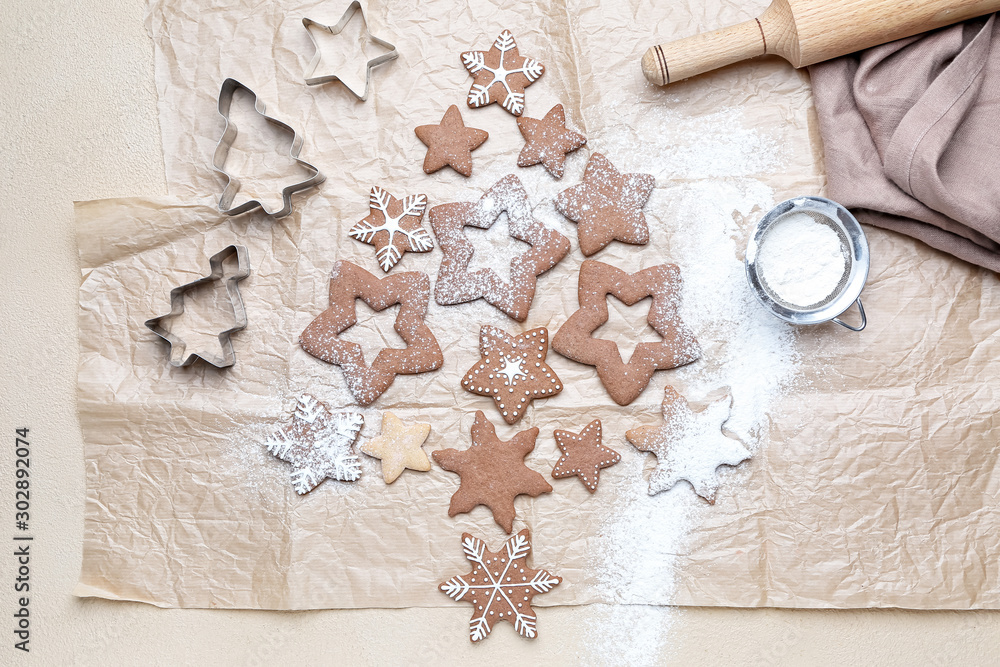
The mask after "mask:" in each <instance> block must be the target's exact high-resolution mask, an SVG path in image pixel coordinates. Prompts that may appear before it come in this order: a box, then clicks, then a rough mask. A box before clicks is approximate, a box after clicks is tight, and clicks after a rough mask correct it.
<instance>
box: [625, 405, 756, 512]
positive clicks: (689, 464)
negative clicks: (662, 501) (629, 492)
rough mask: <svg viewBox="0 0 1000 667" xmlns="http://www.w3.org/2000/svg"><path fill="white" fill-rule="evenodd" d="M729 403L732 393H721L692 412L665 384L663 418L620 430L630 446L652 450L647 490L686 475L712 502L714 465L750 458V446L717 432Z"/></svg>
mask: <svg viewBox="0 0 1000 667" xmlns="http://www.w3.org/2000/svg"><path fill="white" fill-rule="evenodd" d="M732 402H733V401H732V397H731V396H725V397H723V398H720V399H718V400H716V401H714V402H712V403H710V404H709V405H708V406H707V407H706V408H705V409H704V410H702V411H701V412H694V411H692V410H691V408H690V406H688V402H687V400H685V398H684V397H683V396H681V395H680V394H678V393H677V391H676V390H675V389H674V388H673V387H671V386H667V388H666V390H665V391H664V396H663V406H662V409H663V423H662V424H660V425H659V426H643V427H641V428H634V429H632V430H630V431H628V432H626V433H625V437H626V439H628V441H629V442H630V443H632V446H633V447H635V448H636V449H638V450H639V451H641V452H652V453H653V454H655V455H656V459H657V461H656V468H655V469H654V470H653V473H652V474H651V475H650V476H649V495H651V496H652V495H656V494H657V493H659V492H660V491H666V490H667V489H669V488H671V487H673V486H674V484H676V483H677V482H679V481H680V480H682V479H685V480H687V481H688V482H690V483H691V486H692V487H693V488H694V491H695V493H697V494H698V495H699V496H701V497H702V498H704V499H705V500H707V501H708V502H709V503H710V504H712V505H714V504H715V494H716V493H717V492H718V490H719V478H718V476H717V475H716V469H717V468H718V467H719V466H722V465H729V466H735V465H738V464H740V463H742V462H743V461H746V460H747V459H749V458H750V451H749V450H748V449H747V448H746V447H744V446H743V443H741V442H740V441H739V440H736V439H734V438H730V437H728V436H727V435H726V434H725V433H723V432H722V426H723V425H724V424H725V423H726V421H727V420H728V419H729V410H730V408H731V406H732Z"/></svg>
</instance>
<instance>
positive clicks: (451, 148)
mask: <svg viewBox="0 0 1000 667" xmlns="http://www.w3.org/2000/svg"><path fill="white" fill-rule="evenodd" d="M414 132H416V134H417V139H420V141H422V142H423V143H424V145H425V146H427V155H425V156H424V173H425V174H433V173H434V172H435V171H437V170H438V169H443V168H445V167H451V168H452V169H454V170H455V171H457V172H458V173H460V174H461V175H462V176H471V175H472V151H474V150H476V149H477V148H479V147H480V146H482V145H483V142H484V141H486V140H487V139H489V137H490V135H489V133H487V132H486V131H484V130H477V129H476V128H474V127H466V126H465V123H464V122H463V121H462V112H460V111H459V110H458V107H457V106H455V105H454V104H452V105H451V106H450V107H448V110H447V111H445V112H444V118H442V119H441V122H440V123H438V124H437V125H421V126H420V127H418V128H416V129H415V130H414Z"/></svg>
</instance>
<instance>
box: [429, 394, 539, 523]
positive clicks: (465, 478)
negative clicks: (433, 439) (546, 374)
mask: <svg viewBox="0 0 1000 667" xmlns="http://www.w3.org/2000/svg"><path fill="white" fill-rule="evenodd" d="M536 437H538V429H537V428H529V429H528V430H527V431H521V432H519V433H517V434H515V435H514V437H513V438H511V439H510V440H509V441H504V440H501V439H500V438H498V437H497V431H496V428H495V427H494V426H493V424H492V423H491V422H490V420H489V419H487V418H486V415H484V414H483V412H482V410H477V411H476V421H475V423H474V424H473V425H472V446H471V447H469V448H468V449H465V450H462V451H459V450H457V449H441V450H438V451H436V452H433V453H432V454H431V456H432V457H434V460H435V461H436V462H437V464H438V465H439V466H441V467H442V468H444V469H445V470H447V471H448V472H453V473H456V474H457V475H458V476H459V477H460V478H461V482H460V483H459V486H458V491H456V492H455V494H454V495H453V496H452V497H451V504H450V506H449V507H448V516H455V515H456V514H464V513H466V512H471V511H472V510H473V508H475V507H476V506H477V505H485V506H486V507H488V508H490V511H491V512H493V520H494V521H496V522H497V525H499V526H500V527H501V528H503V529H504V531H506V532H507V533H510V532H511V531H512V530H513V529H514V515H515V510H514V499H515V498H517V497H518V496H519V495H522V494H524V495H529V496H531V497H533V498H534V497H537V496H540V495H542V494H543V493H551V492H552V487H551V486H550V485H549V483H548V482H546V481H545V478H544V477H542V476H541V475H539V474H538V473H537V472H535V471H534V470H532V469H530V468H529V467H528V466H526V465H524V457H525V456H527V455H528V454H530V453H531V451H532V450H533V449H535V438H536Z"/></svg>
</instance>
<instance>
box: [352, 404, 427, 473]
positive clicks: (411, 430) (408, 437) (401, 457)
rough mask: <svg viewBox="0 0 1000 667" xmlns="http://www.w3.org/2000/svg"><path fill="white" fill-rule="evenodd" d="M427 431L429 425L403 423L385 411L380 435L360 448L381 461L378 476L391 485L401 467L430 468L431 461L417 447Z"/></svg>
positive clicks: (425, 436)
mask: <svg viewBox="0 0 1000 667" xmlns="http://www.w3.org/2000/svg"><path fill="white" fill-rule="evenodd" d="M430 432H431V425H430V424H422V423H420V422H414V423H411V424H410V425H406V424H405V423H403V420H402V419H400V418H399V417H397V416H396V415H394V414H392V413H391V412H385V413H383V414H382V433H381V435H379V436H378V437H376V438H372V439H371V440H369V441H368V442H366V443H365V444H364V445H362V447H361V451H362V452H364V453H365V454H367V455H368V456H371V457H374V458H376V459H380V460H381V461H382V478H383V479H385V483H386V484H392V483H393V482H395V481H396V478H398V477H399V476H400V475H401V474H403V469H404V468H409V469H410V470H419V471H420V472H427V471H428V470H430V469H431V461H430V459H428V458H427V454H426V453H424V450H423V449H422V448H421V445H422V444H424V441H425V440H427V436H428V435H430Z"/></svg>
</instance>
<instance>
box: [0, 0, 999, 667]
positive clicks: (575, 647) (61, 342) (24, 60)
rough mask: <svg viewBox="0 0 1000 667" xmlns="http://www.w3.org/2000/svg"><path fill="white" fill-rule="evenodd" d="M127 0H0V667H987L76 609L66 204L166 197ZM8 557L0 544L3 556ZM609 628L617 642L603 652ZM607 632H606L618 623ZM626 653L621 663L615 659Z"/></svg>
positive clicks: (940, 660) (911, 627)
mask: <svg viewBox="0 0 1000 667" xmlns="http://www.w3.org/2000/svg"><path fill="white" fill-rule="evenodd" d="M143 11H144V7H143V3H142V2H141V1H139V0H77V1H76V2H68V1H66V0H59V1H55V2H49V3H44V4H42V3H27V2H24V3H14V2H10V1H9V0H8V2H5V3H0V34H2V35H3V38H2V39H0V63H2V64H0V138H2V141H0V156H2V157H0V168H2V170H3V178H0V191H2V194H3V198H2V201H3V202H4V206H3V208H2V211H3V212H2V214H0V216H2V225H0V232H2V235H0V258H2V260H0V280H2V282H3V284H4V285H5V287H6V289H5V291H4V293H3V295H2V296H0V346H2V349H3V350H4V352H5V353H6V354H7V355H8V356H9V357H10V360H8V361H7V362H6V363H3V364H0V393H2V395H3V401H2V404H0V425H2V429H3V430H2V433H3V435H4V438H6V440H4V442H5V443H7V445H8V446H7V447H5V448H4V453H3V455H2V456H0V488H3V489H4V491H3V492H2V493H0V526H2V529H0V539H4V540H7V543H8V544H12V542H10V538H11V537H12V533H13V532H14V531H13V512H14V509H13V473H12V469H13V442H14V430H15V428H18V427H21V426H27V427H29V428H30V429H31V432H30V436H31V438H30V440H31V443H32V448H33V449H32V452H33V453H32V455H33V459H32V485H33V486H32V492H33V493H32V534H33V535H34V537H35V540H34V542H33V543H32V547H31V549H32V563H31V565H32V572H31V577H32V579H31V592H30V596H31V602H30V609H31V619H32V625H31V630H32V634H31V643H30V647H31V653H30V655H29V654H23V653H21V652H20V651H17V650H15V649H14V648H13V643H14V639H12V635H11V630H12V629H13V623H12V620H11V614H12V613H13V612H14V610H15V603H16V596H15V594H14V592H13V591H12V587H11V583H12V581H13V578H14V577H15V567H16V564H15V562H14V558H13V557H12V556H11V555H7V556H6V557H3V558H0V588H2V590H3V591H4V593H3V594H2V596H0V617H2V618H4V619H7V620H6V621H4V622H3V623H0V630H2V633H0V637H3V642H2V644H0V664H27V663H28V662H37V663H39V664H76V663H81V664H91V663H99V662H100V663H105V664H188V663H190V664H271V663H282V664H285V663H297V664H301V663H303V661H315V662H320V663H323V664H334V663H336V664H352V663H363V664H365V663H400V662H403V661H411V660H413V659H414V658H419V659H420V660H421V661H422V662H423V661H430V660H442V659H443V660H445V661H446V662H448V663H451V662H458V661H462V660H467V659H470V658H474V659H476V660H477V661H479V662H483V663H485V664H500V663H510V662H511V661H512V660H515V659H520V658H523V659H525V660H537V661H540V662H542V663H546V664H551V663H560V662H566V663H577V662H581V661H583V662H590V661H592V660H594V658H595V657H596V654H603V655H605V656H606V661H607V662H609V663H611V664H614V663H618V662H623V661H628V662H634V659H635V658H637V657H638V656H639V655H642V656H643V657H646V658H647V659H650V660H651V661H656V662H660V663H678V664H679V663H685V662H688V663H690V662H697V663H700V664H728V663H731V662H737V661H739V662H746V661H749V662H752V663H760V664H831V663H835V664H847V663H852V664H854V663H867V664H890V665H894V664H900V665H902V664H906V665H911V664H960V663H962V664H990V663H991V662H992V663H993V664H996V663H995V661H996V647H997V646H1000V614H998V613H991V612H977V613H959V612H908V611H902V610H862V611H829V612H822V611H805V612H803V611H791V610H773V609H771V610H730V609H671V608H662V609H646V608H641V609H618V610H616V609H608V608H596V607H564V608H548V609H541V610H540V614H539V616H540V618H539V626H540V637H539V639H537V640H535V641H534V642H529V641H525V640H522V639H521V638H519V637H518V636H517V635H516V634H515V633H514V632H513V631H512V630H511V628H509V627H506V626H500V627H499V628H498V629H497V632H495V633H494V634H493V635H492V636H491V637H490V638H489V639H488V640H487V641H485V642H484V643H483V644H482V645H479V646H470V645H469V642H468V639H467V635H466V632H465V626H466V620H467V615H468V610H467V609H466V608H465V607H463V606H461V605H456V606H455V607H453V608H439V609H407V610H378V609H372V610H363V611H320V612H301V613H273V612H234V611H205V610H169V611H167V610H161V609H158V608H154V607H151V606H147V605H142V604H133V603H117V602H108V601H104V600H93V599H88V600H82V599H78V598H75V597H73V596H72V595H71V590H72V589H73V586H74V584H75V583H76V579H77V577H78V574H79V568H80V552H81V539H82V529H83V521H82V519H83V506H84V495H85V488H84V467H83V457H82V443H81V439H80V431H79V427H78V424H77V417H76V405H75V398H74V397H75V383H76V363H77V340H76V317H77V288H78V286H79V269H78V261H77V255H76V242H75V239H74V233H73V226H72V221H73V217H72V216H73V208H72V202H73V200H88V199H96V198H102V197H122V196H133V195H155V194H159V193H163V192H164V190H165V186H164V177H163V166H162V159H161V154H160V143H159V128H158V127H157V117H156V99H155V92H154V89H153V84H152V81H153V74H152V46H151V44H150V41H149V39H148V37H147V35H146V32H145V29H144V27H143ZM8 551H10V552H12V549H5V550H4V553H8ZM609 614H630V615H633V616H634V617H635V623H634V626H635V627H636V631H635V632H634V634H633V635H631V636H621V637H602V636H599V635H600V631H599V629H600V627H601V619H602V618H607V616H608V615H609ZM623 625H624V624H622V623H615V624H614V626H615V627H618V628H620V627H623ZM629 649H631V651H632V652H631V653H630V652H629Z"/></svg>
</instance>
